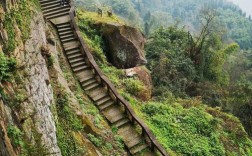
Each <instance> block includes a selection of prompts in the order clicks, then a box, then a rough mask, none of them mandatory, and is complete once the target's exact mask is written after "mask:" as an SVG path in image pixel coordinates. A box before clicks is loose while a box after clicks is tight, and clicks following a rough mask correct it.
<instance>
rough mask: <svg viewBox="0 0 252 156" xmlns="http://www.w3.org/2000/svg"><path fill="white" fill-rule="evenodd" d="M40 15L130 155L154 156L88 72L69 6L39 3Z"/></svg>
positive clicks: (51, 0)
mask: <svg viewBox="0 0 252 156" xmlns="http://www.w3.org/2000/svg"><path fill="white" fill-rule="evenodd" d="M39 1H40V4H41V8H42V12H43V14H44V17H45V19H46V20H49V21H50V22H52V23H53V24H54V25H55V26H56V28H57V31H58V35H59V38H60V41H61V44H62V46H63V48H64V52H65V56H66V58H67V60H68V62H69V64H70V66H71V68H72V71H73V73H74V74H75V75H76V77H77V78H78V80H79V82H80V84H81V86H82V87H83V89H84V90H85V92H86V93H87V94H88V95H89V97H90V98H91V99H92V100H93V101H94V103H95V104H96V106H97V107H98V108H99V110H100V112H101V113H102V114H103V116H104V117H105V118H106V119H107V120H108V121H109V122H110V123H111V125H112V126H115V127H117V128H118V134H119V135H120V136H121V137H122V138H123V141H124V143H125V145H126V147H127V149H128V151H129V154H130V155H144V156H153V155H156V154H155V152H154V151H153V150H151V147H150V146H149V143H148V142H147V141H146V139H145V138H144V135H143V134H140V133H138V132H137V130H136V126H135V125H134V121H133V122H132V120H131V119H130V118H129V117H128V115H127V113H125V110H124V109H123V107H122V106H121V105H120V104H119V103H118V102H116V101H117V100H116V99H115V98H114V97H113V96H111V94H110V92H109V90H108V89H107V87H104V85H103V84H102V83H101V81H100V80H99V77H97V73H95V72H94V70H93V68H91V66H90V63H89V62H88V61H87V60H88V57H87V56H85V55H84V54H83V52H82V46H83V45H82V44H81V42H80V40H79V39H78V38H77V37H76V34H75V33H76V32H74V29H73V25H72V24H71V18H70V15H69V11H70V8H71V7H70V5H66V6H61V5H60V1H58V0H39ZM152 149H154V148H152Z"/></svg>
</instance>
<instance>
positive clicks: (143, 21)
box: [76, 0, 252, 49]
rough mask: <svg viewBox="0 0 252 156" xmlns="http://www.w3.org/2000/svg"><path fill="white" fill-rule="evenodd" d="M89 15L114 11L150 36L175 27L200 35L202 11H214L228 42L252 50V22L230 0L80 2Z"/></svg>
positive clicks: (115, 0)
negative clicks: (92, 12) (103, 10)
mask: <svg viewBox="0 0 252 156" xmlns="http://www.w3.org/2000/svg"><path fill="white" fill-rule="evenodd" d="M76 4H77V5H78V6H80V7H83V8H85V9H86V10H89V11H96V10H97V8H98V7H99V8H104V9H105V10H106V9H108V8H112V9H113V11H114V12H115V13H116V14H117V15H119V16H121V17H122V18H123V19H124V20H126V21H128V23H129V24H131V25H133V26H136V27H139V28H140V29H142V31H143V32H145V34H146V35H148V34H150V33H151V32H153V31H155V30H156V29H157V28H159V27H160V26H163V27H167V26H171V25H174V24H175V23H177V24H179V25H180V26H184V27H185V29H186V30H188V31H191V32H194V33H198V30H199V28H200V17H199V16H200V11H201V10H202V8H211V9H214V10H216V11H217V12H218V19H219V21H218V26H219V27H221V28H223V29H224V30H225V31H227V33H226V34H225V36H224V37H225V38H226V39H225V41H226V42H232V41H235V42H237V43H238V44H239V45H240V47H241V48H242V49H249V48H251V47H252V20H251V17H247V16H246V13H245V12H244V11H242V10H241V9H240V8H239V7H238V6H236V5H234V4H233V3H231V2H228V1H226V0H203V1H202V0H188V1H183V0H176V1H173V0H124V1H121V0H76Z"/></svg>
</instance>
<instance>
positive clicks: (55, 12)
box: [44, 7, 69, 16]
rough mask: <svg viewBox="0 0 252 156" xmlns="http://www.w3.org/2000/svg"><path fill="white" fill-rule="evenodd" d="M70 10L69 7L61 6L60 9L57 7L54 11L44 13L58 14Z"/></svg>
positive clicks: (47, 14)
mask: <svg viewBox="0 0 252 156" xmlns="http://www.w3.org/2000/svg"><path fill="white" fill-rule="evenodd" d="M68 11H69V8H63V7H62V8H59V9H56V10H54V11H50V12H47V13H44V15H45V16H52V15H56V14H60V13H67V12H68Z"/></svg>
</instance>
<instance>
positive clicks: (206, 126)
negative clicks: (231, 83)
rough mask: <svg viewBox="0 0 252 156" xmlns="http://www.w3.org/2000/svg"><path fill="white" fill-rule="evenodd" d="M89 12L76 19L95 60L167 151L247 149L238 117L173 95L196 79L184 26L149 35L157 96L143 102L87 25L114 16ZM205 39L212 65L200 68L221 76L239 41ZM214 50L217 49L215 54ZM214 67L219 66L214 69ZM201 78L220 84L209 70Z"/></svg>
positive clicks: (210, 152) (137, 89) (236, 151)
mask: <svg viewBox="0 0 252 156" xmlns="http://www.w3.org/2000/svg"><path fill="white" fill-rule="evenodd" d="M90 15H94V14H91V13H89V12H78V20H79V23H78V24H79V26H80V29H81V32H82V35H83V37H84V40H85V42H86V43H87V45H88V47H89V48H90V50H91V51H92V53H93V55H94V57H95V59H96V61H97V63H98V65H99V66H100V68H101V69H102V70H103V72H104V73H105V74H106V75H107V76H108V78H109V79H110V80H111V81H112V82H113V84H115V86H116V88H117V89H118V90H119V92H120V93H121V94H122V95H123V97H124V98H125V99H126V100H128V101H129V102H130V104H131V105H132V107H133V108H134V110H135V111H136V112H137V114H138V115H139V116H141V117H142V118H143V119H144V121H145V122H146V123H147V124H148V125H149V127H150V128H151V130H152V131H153V133H154V134H155V135H156V137H157V139H158V140H159V141H160V142H161V144H162V145H163V146H164V147H165V148H166V149H167V151H168V152H169V154H170V155H198V156H201V155H220V156H222V155H251V154H252V153H251V152H252V151H251V148H252V142H251V140H250V139H249V138H248V135H247V133H246V132H245V131H244V128H243V126H242V124H241V123H240V121H239V120H238V119H237V118H235V117H233V116H232V115H228V114H226V113H223V112H221V111H220V110H219V109H213V108H211V107H208V106H206V105H203V104H202V100H201V98H188V99H187V100H185V99H180V98H178V96H180V97H188V94H187V91H186V89H188V87H189V86H192V85H196V84H198V83H199V82H198V81H199V79H198V77H199V76H198V74H197V73H198V71H199V70H200V69H199V68H198V66H197V65H195V63H194V61H193V60H192V59H191V58H190V57H189V55H188V53H187V52H188V49H190V47H191V44H190V42H189V41H190V39H189V37H188V32H187V31H185V30H184V29H182V28H179V27H178V26H174V27H169V28H167V29H165V28H161V29H158V30H157V31H156V32H155V33H153V34H151V35H150V39H149V40H148V42H147V46H146V52H147V58H148V60H149V63H148V67H149V69H150V70H151V71H152V78H153V81H154V82H153V83H154V95H155V97H156V99H153V100H151V101H149V102H146V103H144V102H142V101H141V100H140V96H141V95H139V94H137V93H140V92H142V91H144V87H141V86H143V84H142V83H141V82H140V81H139V80H138V79H137V78H127V77H126V76H125V74H124V72H123V71H122V70H120V69H116V68H114V67H113V66H111V64H109V63H108V62H107V60H106V55H105V49H107V48H106V44H104V41H103V40H102V37H101V34H100V33H99V30H97V29H95V28H93V27H92V25H93V24H92V22H101V23H102V22H111V21H113V22H115V21H114V19H110V21H109V19H107V17H103V19H102V20H100V19H97V16H90ZM196 37H197V36H196ZM196 37H195V38H194V39H195V40H196V39H197V38H196ZM206 41H207V42H206V43H204V45H205V46H204V48H203V50H205V51H206V52H211V53H209V55H207V56H208V57H209V61H208V63H206V66H205V69H206V68H208V67H209V62H210V63H211V64H212V65H211V66H210V67H211V68H210V69H211V70H210V69H208V70H207V71H206V72H205V73H211V74H212V75H215V77H225V75H226V73H225V74H222V72H223V71H224V69H225V63H226V60H227V58H229V57H228V56H230V55H231V54H235V55H236V53H234V51H236V50H237V47H238V46H237V45H236V44H223V43H222V40H221V39H220V37H218V35H212V36H208V37H207V40H206ZM211 41H212V42H213V44H212V45H215V44H216V43H219V44H218V45H216V47H217V48H216V49H217V52H216V51H215V50H213V48H215V47H213V46H212V45H211V44H209V43H211ZM205 47H207V48H205ZM211 50H212V51H211ZM215 53H216V54H215ZM217 53H218V55H220V54H222V57H221V58H220V59H219V57H217ZM216 65H217V66H216ZM216 68H218V69H219V71H218V72H213V71H215V69H216ZM226 68H228V67H226ZM161 71H162V72H161ZM209 75H210V74H209ZM206 80H208V81H211V82H212V83H215V82H218V83H219V79H214V78H212V77H210V76H208V75H204V78H203V79H202V80H200V81H201V82H204V81H206ZM210 84H211V83H210ZM172 94H174V95H176V96H173V95H172ZM157 101H158V102H157ZM90 137H91V138H92V136H90ZM96 141H97V140H94V142H96Z"/></svg>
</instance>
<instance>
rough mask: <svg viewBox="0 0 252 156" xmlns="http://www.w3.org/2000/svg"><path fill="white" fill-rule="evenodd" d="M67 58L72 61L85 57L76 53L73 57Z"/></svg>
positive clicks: (68, 56)
mask: <svg viewBox="0 0 252 156" xmlns="http://www.w3.org/2000/svg"><path fill="white" fill-rule="evenodd" d="M67 58H68V59H69V60H72V59H75V58H83V55H82V53H80V52H79V53H74V54H72V55H67ZM83 59H84V58H83Z"/></svg>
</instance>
